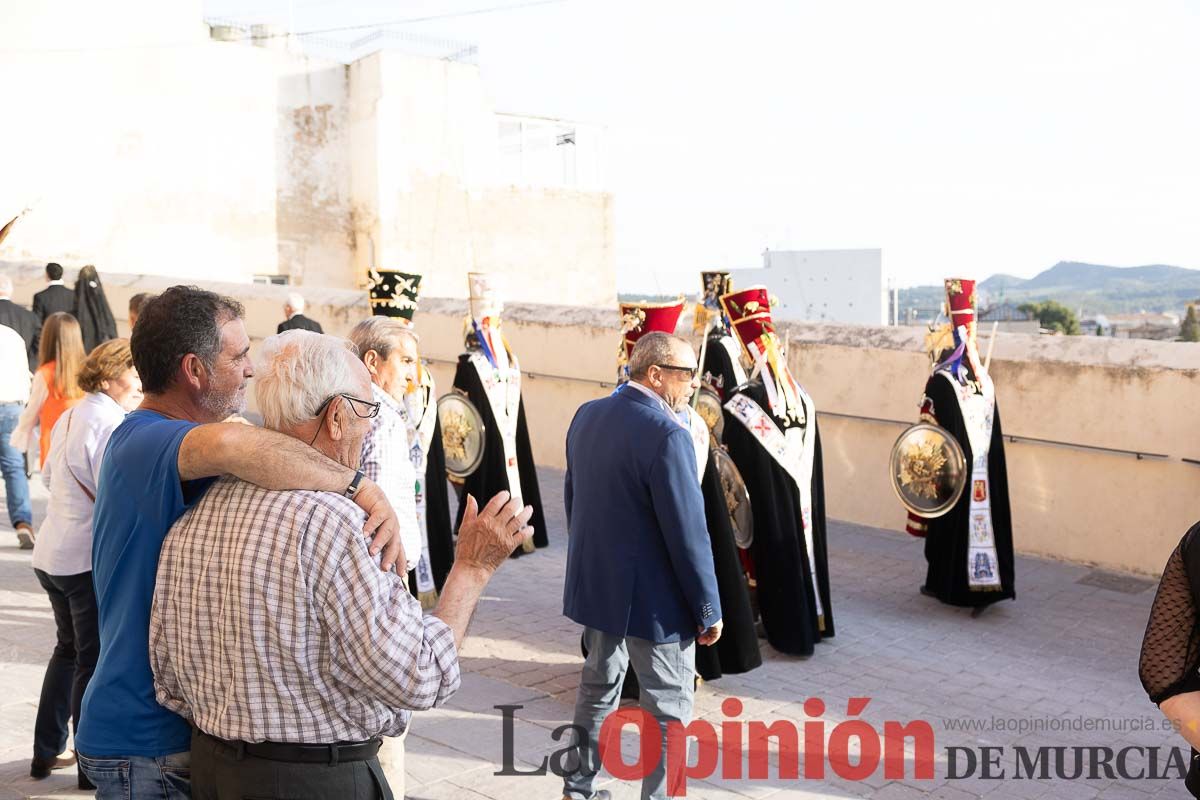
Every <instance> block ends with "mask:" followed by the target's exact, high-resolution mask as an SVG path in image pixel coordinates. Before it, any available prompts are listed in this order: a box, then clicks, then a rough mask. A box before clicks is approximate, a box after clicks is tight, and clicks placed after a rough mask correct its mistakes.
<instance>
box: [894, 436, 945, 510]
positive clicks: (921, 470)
mask: <svg viewBox="0 0 1200 800" xmlns="http://www.w3.org/2000/svg"><path fill="white" fill-rule="evenodd" d="M945 465H946V455H945V453H943V452H942V446H941V444H940V443H937V442H921V443H919V444H911V445H909V446H908V447H907V448H905V450H904V452H903V453H902V454H901V456H900V483H901V485H903V486H906V487H908V488H909V489H910V490H912V493H913V494H915V495H916V496H917V497H924V498H926V499H929V500H934V499H936V498H937V479H938V475H939V473H940V472H941V470H942V467H943V466H945Z"/></svg>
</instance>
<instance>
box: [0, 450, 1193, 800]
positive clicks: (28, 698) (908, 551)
mask: <svg viewBox="0 0 1200 800" xmlns="http://www.w3.org/2000/svg"><path fill="white" fill-rule="evenodd" d="M539 477H540V479H541V483H542V496H543V501H544V503H545V511H546V516H547V522H548V527H549V529H550V536H551V546H550V547H549V548H546V549H545V550H541V551H538V552H537V553H535V554H533V555H529V556H524V557H521V558H518V559H514V560H513V561H512V562H510V563H508V564H505V565H504V567H503V568H502V569H501V570H500V571H499V572H498V573H497V575H496V577H495V578H494V579H493V581H492V583H491V584H490V585H489V586H488V589H487V591H486V593H485V594H484V597H483V599H482V600H481V601H480V604H479V608H478V609H477V612H476V615H475V619H474V622H473V624H472V627H471V631H470V637H469V638H468V640H467V642H466V644H465V646H464V647H463V649H462V652H461V654H460V655H461V660H462V667H463V686H462V688H461V689H460V691H459V692H458V693H457V694H456V695H455V697H453V698H452V699H451V701H450V702H449V703H448V704H447V705H446V706H445V707H443V708H439V709H434V710H432V711H428V712H421V713H419V714H418V715H417V718H416V721H415V722H414V725H413V730H412V733H411V734H410V736H409V739H408V752H407V754H406V758H405V767H406V771H407V782H408V789H409V795H408V796H409V797H410V798H417V799H418V800H443V798H464V800H479V798H492V799H493V800H499V799H500V798H514V800H535V798H557V797H558V796H559V793H560V791H561V779H559V778H558V777H556V776H554V775H552V774H549V775H545V776H538V777H534V776H496V775H494V773H495V772H496V771H498V770H499V769H500V764H501V761H502V756H503V752H502V736H501V734H502V725H501V718H500V712H499V711H497V710H496V709H495V706H496V705H501V704H512V705H520V706H522V708H521V709H519V710H518V711H516V713H515V719H514V723H513V755H514V758H515V761H516V763H517V765H518V768H520V769H522V770H528V769H530V768H532V765H535V764H538V763H540V762H541V759H542V758H543V757H544V756H546V755H548V754H550V753H552V752H553V751H554V750H557V749H559V748H561V747H562V746H563V745H562V743H561V742H556V741H554V740H553V739H552V738H551V733H552V731H553V730H554V729H555V728H557V727H558V726H560V725H563V724H566V723H568V722H569V721H570V719H571V716H572V712H573V705H574V695H575V688H576V686H577V685H578V678H579V670H580V667H581V665H582V658H581V656H580V650H579V633H580V630H579V627H578V626H577V625H575V624H574V623H572V622H571V621H569V620H566V619H564V618H563V617H562V614H561V602H562V589H563V586H562V582H563V572H564V565H565V558H566V542H565V538H564V534H563V529H564V524H563V512H562V474H561V473H560V472H557V471H554V470H549V469H542V470H540V475H539ZM31 491H32V494H33V496H34V511H35V520H36V521H40V520H41V519H43V518H44V517H45V490H44V489H43V488H42V487H41V483H40V481H37V480H36V479H35V480H34V481H32V482H31ZM829 551H830V558H829V561H830V571H831V582H832V585H833V605H834V607H835V610H836V613H837V617H838V635H837V637H836V638H834V639H831V640H827V641H825V642H822V643H820V644H819V645H818V647H817V651H816V653H815V654H814V655H813V656H812V657H811V658H795V657H791V656H785V655H783V654H781V653H778V652H775V651H774V650H773V649H772V648H770V647H769V646H767V645H766V644H765V643H763V656H764V663H763V666H762V667H761V668H760V669H758V670H755V671H754V672H752V673H749V674H747V675H729V676H726V677H724V678H722V679H720V680H717V681H713V682H710V683H707V684H704V685H703V686H702V687H701V688H700V690H699V692H698V694H697V699H696V714H697V716H699V717H703V718H705V719H707V720H709V721H710V722H712V723H713V724H714V725H718V726H719V724H720V723H721V722H724V721H727V718H726V717H725V716H724V714H723V713H722V711H721V701H722V700H723V699H725V698H726V697H728V696H735V697H738V698H739V699H741V700H742V701H743V706H744V709H743V713H742V714H741V715H739V716H738V717H737V718H736V720H738V721H741V722H743V723H746V724H748V723H749V722H750V721H760V722H765V723H767V724H770V723H772V722H775V721H780V720H786V721H788V722H790V723H792V724H795V725H797V726H803V724H804V723H805V722H811V721H814V718H812V717H810V716H808V715H807V714H806V713H805V711H804V709H803V703H804V701H805V700H806V699H809V698H814V697H815V698H819V699H821V700H822V701H823V702H824V703H825V707H826V709H825V712H824V713H823V714H822V715H821V716H820V717H818V718H816V721H818V722H823V724H824V735H823V739H825V740H827V739H828V737H829V735H830V733H831V732H832V730H833V729H834V728H835V726H837V725H838V724H839V723H841V722H844V721H846V720H847V719H848V718H850V715H848V714H847V701H848V699H849V698H851V697H869V698H871V702H870V703H869V704H868V706H867V708H866V710H865V711H863V713H862V714H861V715H860V718H861V719H863V720H865V721H867V722H868V723H870V725H871V726H872V727H874V728H875V730H876V731H877V732H878V733H882V731H883V724H884V723H885V722H886V721H888V720H892V721H897V722H901V723H905V722H910V721H915V720H926V721H928V722H929V724H931V725H932V726H933V729H934V735H935V741H936V747H935V751H934V760H935V770H936V773H935V777H934V779H932V780H915V779H913V778H912V763H911V751H912V747H911V743H910V745H909V747H908V752H909V753H910V760H909V762H908V763H907V764H906V773H905V774H906V776H907V777H906V778H904V779H903V780H890V779H887V778H884V777H883V775H882V770H880V771H878V772H877V773H875V774H873V775H871V776H869V778H868V779H866V780H864V781H848V780H845V779H842V778H839V777H838V776H837V775H836V774H835V773H833V771H832V770H831V769H830V767H829V765H828V763H827V762H826V769H825V777H824V778H823V779H804V778H803V777H802V778H801V779H800V780H791V781H785V780H781V779H778V778H777V777H773V778H772V779H770V780H767V781H762V782H757V781H754V782H752V781H747V780H742V781H736V780H725V779H722V778H720V777H719V773H718V775H717V776H713V777H710V778H707V779H694V780H692V781H691V782H690V783H689V786H690V791H689V793H688V796H689V797H698V798H701V800H710V799H711V800H717V798H721V800H728V798H745V797H752V798H766V797H770V798H789V799H790V798H795V799H796V800H816V798H822V799H825V800H827V799H828V798H871V800H907V798H918V797H931V798H942V799H944V800H971V799H972V798H989V799H991V800H1002V799H1007V798H1011V799H1012V800H1060V799H1062V800H1066V799H1067V798H1070V800H1089V798H1098V797H1102V798H1122V799H1123V800H1142V799H1143V798H1146V797H1163V798H1165V797H1178V796H1182V795H1183V791H1184V790H1183V787H1182V785H1181V783H1180V782H1179V781H1175V780H1167V781H1161V780H1159V781H1150V780H1145V781H1124V780H1121V779H1119V778H1114V779H1112V780H1108V779H1101V780H1096V781H1082V780H1081V781H1058V780H1048V781H1015V780H1012V779H1005V780H997V781H984V780H979V779H978V776H975V777H972V778H968V779H964V780H948V779H947V776H946V774H945V773H946V766H947V754H946V748H947V747H950V746H957V747H966V746H972V747H978V746H980V745H989V746H996V747H1004V748H1006V750H1005V755H1004V756H1003V758H1002V764H1003V766H1004V768H1005V769H1006V771H1008V772H1009V773H1011V772H1012V770H1013V759H1014V755H1013V750H1012V748H1013V747H1014V746H1016V745H1024V746H1026V747H1038V746H1055V745H1066V746H1074V745H1080V746H1087V745H1094V746H1104V745H1107V746H1112V747H1120V746H1124V745H1127V744H1136V745H1139V746H1181V745H1182V740H1180V739H1178V737H1175V736H1174V735H1173V734H1171V733H1170V732H1169V731H1162V730H1158V729H1152V730H1148V731H1146V730H1131V729H1125V730H1121V729H1117V728H1112V729H1109V730H1108V732H1103V731H1091V732H1089V731H1072V730H1061V731H1058V732H1051V731H1049V730H1045V729H1043V730H1035V731H1033V732H1029V731H1025V732H1019V731H1017V730H1010V729H997V728H996V725H995V722H994V721H995V719H996V718H1001V719H1005V720H1009V719H1012V720H1017V721H1020V720H1026V721H1027V722H1029V723H1032V722H1035V721H1037V720H1042V721H1043V723H1045V721H1047V720H1056V721H1061V720H1070V719H1074V718H1087V719H1092V720H1101V721H1104V720H1107V721H1109V723H1112V722H1113V721H1121V720H1138V719H1153V720H1156V721H1157V720H1158V719H1159V716H1158V711H1157V710H1156V709H1155V708H1154V707H1153V706H1152V705H1151V704H1150V703H1149V702H1148V700H1147V699H1146V697H1145V695H1144V693H1143V692H1142V690H1141V687H1140V685H1139V683H1138V679H1137V656H1138V648H1139V645H1140V641H1141V635H1142V631H1143V629H1144V627H1145V621H1146V617H1147V614H1148V612H1149V607H1150V603H1151V601H1152V600H1153V591H1152V590H1146V591H1143V592H1141V593H1138V594H1132V595H1130V594H1122V593H1117V592H1113V591H1109V590H1105V589H1102V588H1099V587H1095V586H1088V585H1084V584H1079V583H1076V581H1078V580H1079V579H1080V578H1083V577H1085V576H1087V575H1088V574H1089V573H1090V570H1089V568H1087V567H1086V566H1080V565H1074V564H1062V563H1058V562H1053V561H1046V560H1040V559H1034V558H1025V557H1018V559H1017V566H1016V574H1017V586H1018V589H1019V597H1020V600H1019V601H1017V602H1006V603H1003V604H1000V605H999V606H996V607H993V608H991V609H989V610H988V611H987V612H986V613H985V614H984V615H982V616H981V617H979V618H978V619H972V618H971V617H970V615H969V613H967V612H966V611H964V610H963V609H955V608H949V607H946V606H943V605H941V604H939V603H937V602H936V601H933V600H930V599H929V598H925V597H922V596H920V595H919V594H918V593H917V591H916V589H917V586H918V585H919V584H920V582H921V580H922V579H923V577H924V559H923V556H922V551H921V544H920V543H919V542H913V541H911V540H910V539H908V538H907V537H906V536H904V535H903V534H901V533H897V532H893V531H884V530H878V529H873V528H868V527H865V526H862V525H854V524H849V523H843V522H838V521H830V525H829ZM53 641H54V630H53V625H52V617H51V614H50V612H49V607H48V604H47V602H46V598H45V595H44V593H43V592H42V591H41V589H40V587H39V586H38V585H37V582H36V580H35V579H34V577H33V574H32V571H31V569H30V567H29V553H28V552H27V551H20V550H18V549H17V548H16V538H15V535H13V533H12V530H11V528H8V527H5V526H0V685H2V686H4V688H5V693H4V697H3V698H2V699H0V800H8V798H18V797H19V798H30V797H86V796H88V795H86V794H84V793H79V792H77V791H75V790H74V789H73V788H72V787H73V785H74V777H73V776H74V773H68V774H65V775H61V776H60V775H56V776H54V777H52V778H51V779H48V780H46V781H40V782H34V781H31V780H29V778H28V776H27V770H28V758H29V753H30V747H31V736H32V725H33V718H34V713H35V711H36V704H37V697H38V691H39V689H40V686H41V679H42V673H43V670H44V669H45V663H46V660H47V658H48V657H49V654H50V650H51V648H52V647H53ZM952 725H954V726H957V728H956V729H951V727H950V726H952ZM967 725H970V726H972V727H970V728H967V727H964V726H967ZM799 730H800V731H803V728H802V727H800V728H799ZM825 745H826V742H824V741H823V742H822V746H823V747H824V746H825ZM636 746H637V743H636V740H635V739H634V738H633V736H632V735H627V736H625V737H624V738H623V740H622V752H623V753H625V755H626V758H627V760H629V761H632V760H633V754H634V752H635V750H636ZM801 747H803V734H802V733H801ZM851 751H852V753H855V754H856V753H857V752H858V750H857V746H856V745H853V744H852V746H851ZM855 757H857V756H855ZM768 761H769V764H770V767H771V775H773V776H777V775H778V761H779V754H778V747H777V746H776V745H775V744H772V745H771V747H770V748H769V751H768ZM598 787H600V788H607V789H609V790H611V791H612V792H613V793H614V796H615V797H616V798H618V800H626V799H627V798H628V799H632V798H636V797H637V796H638V787H637V786H636V785H633V784H629V783H625V782H620V781H616V780H614V779H612V778H611V777H610V776H608V775H607V774H602V775H601V776H600V778H599V780H598Z"/></svg>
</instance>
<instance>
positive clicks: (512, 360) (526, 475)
mask: <svg viewBox="0 0 1200 800" xmlns="http://www.w3.org/2000/svg"><path fill="white" fill-rule="evenodd" d="M467 281H468V284H469V286H470V291H471V301H470V303H471V305H470V316H471V318H470V319H469V320H467V323H466V324H467V333H466V352H465V353H463V354H462V355H460V356H459V357H458V368H457V369H456V370H455V372H454V390H455V391H456V392H458V393H460V394H462V395H463V396H465V397H466V398H467V399H468V400H470V401H471V403H472V404H474V406H475V408H476V409H477V410H478V411H479V414H480V416H481V417H482V419H483V426H484V443H483V460H482V462H481V463H480V464H479V467H478V469H476V470H475V471H474V472H472V473H471V474H470V475H467V476H466V477H465V478H462V479H461V481H462V483H461V489H460V497H462V496H465V495H464V494H462V493H463V492H465V493H467V494H472V495H475V496H476V497H491V496H492V495H494V494H495V493H496V492H500V491H508V492H512V495H513V497H516V498H517V499H519V500H520V502H521V503H522V504H523V505H528V506H533V517H532V518H531V519H530V521H529V524H530V525H532V526H533V530H534V533H533V539H532V541H530V540H526V541H525V543H524V544H523V545H522V549H521V551H522V552H525V553H531V552H533V549H534V547H545V546H546V545H547V544H549V540H548V539H547V536H546V521H545V516H544V515H543V513H542V494H541V490H540V489H539V487H538V482H537V470H536V468H535V466H534V463H533V448H532V447H531V446H530V444H529V426H528V425H527V424H526V422H525V402H524V400H523V399H522V398H521V366H520V364H519V363H518V362H517V357H516V355H514V354H513V352H512V348H511V347H510V346H509V344H508V341H507V340H506V339H505V338H504V333H503V332H502V331H501V329H500V312H501V311H502V310H503V305H502V302H501V297H500V292H499V287H498V282H497V280H496V277H495V276H494V275H492V274H490V273H486V272H471V273H468V274H467ZM462 513H463V504H462V503H461V502H460V503H459V506H458V520H457V521H456V523H455V524H456V525H457V524H458V522H460V521H461V518H462ZM514 555H519V553H514Z"/></svg>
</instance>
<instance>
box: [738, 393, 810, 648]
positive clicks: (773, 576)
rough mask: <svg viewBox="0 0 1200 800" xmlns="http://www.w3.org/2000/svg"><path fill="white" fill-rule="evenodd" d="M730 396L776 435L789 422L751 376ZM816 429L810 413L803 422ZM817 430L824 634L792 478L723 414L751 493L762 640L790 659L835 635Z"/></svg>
mask: <svg viewBox="0 0 1200 800" xmlns="http://www.w3.org/2000/svg"><path fill="white" fill-rule="evenodd" d="M734 394H744V395H746V396H747V397H749V398H750V399H751V400H754V401H755V402H756V403H758V404H759V405H760V406H761V407H762V408H763V410H764V411H766V412H767V415H768V416H769V417H771V419H772V420H773V421H774V422H775V424H776V426H778V427H779V428H780V429H781V430H782V429H786V428H787V427H789V426H790V424H794V423H790V422H788V421H785V420H781V419H779V418H777V417H775V415H774V414H772V413H771V411H770V406H769V405H768V403H767V390H766V387H765V386H763V382H762V380H761V379H759V378H756V379H754V380H752V381H750V382H749V383H747V384H746V385H745V386H743V387H742V388H741V390H739V391H738V392H735V393H734ZM808 424H809V425H813V426H815V425H816V424H817V421H816V419H815V416H814V418H813V419H810V420H808ZM814 433H815V434H816V436H817V439H816V445H815V446H816V454H815V456H814V458H813V475H812V486H811V488H810V491H811V492H812V536H813V560H814V561H815V562H816V568H817V586H818V587H819V590H820V593H821V606H822V608H823V609H824V611H825V625H824V630H821V629H820V628H819V626H818V620H817V606H816V602H815V597H814V594H813V581H812V572H811V570H810V568H809V563H808V555H807V551H806V545H805V539H804V522H803V519H802V517H801V511H800V492H799V490H798V489H797V487H796V483H795V481H793V480H792V478H791V476H789V475H788V473H787V472H786V471H785V470H784V469H783V467H781V466H780V465H779V464H778V463H777V462H776V461H775V459H773V458H772V457H771V455H770V453H768V452H767V451H766V449H764V448H763V446H762V445H761V444H760V443H759V441H758V439H756V438H755V437H754V435H753V434H751V433H750V431H748V430H746V426H745V425H743V424H742V423H741V422H740V421H739V420H738V419H737V418H736V417H735V416H733V414H731V413H730V412H729V411H728V410H726V411H725V435H724V440H725V442H724V443H725V447H726V449H727V450H728V451H729V455H730V457H731V458H733V462H734V464H736V465H737V468H738V471H739V472H740V473H741V474H742V480H744V481H745V482H746V488H747V489H748V490H749V492H750V510H751V511H752V512H753V514H754V543H753V544H752V545H751V547H750V552H751V555H752V557H753V560H754V572H755V579H756V581H757V584H758V608H759V613H760V614H761V615H762V621H763V627H764V628H766V631H767V641H768V642H770V644H771V646H772V647H774V648H775V649H776V650H779V651H780V652H783V653H789V654H791V655H800V656H807V655H812V653H813V648H814V646H815V645H816V643H817V642H818V641H820V640H821V639H822V638H825V637H829V636H833V635H834V625H833V606H832V604H831V602H830V596H829V556H828V550H827V547H826V538H825V477H824V470H823V467H822V463H821V437H820V434H819V433H816V431H815V429H814Z"/></svg>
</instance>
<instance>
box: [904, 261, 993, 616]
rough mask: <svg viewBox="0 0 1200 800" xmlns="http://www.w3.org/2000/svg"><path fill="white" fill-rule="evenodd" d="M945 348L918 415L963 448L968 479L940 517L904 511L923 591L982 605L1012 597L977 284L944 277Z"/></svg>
mask: <svg viewBox="0 0 1200 800" xmlns="http://www.w3.org/2000/svg"><path fill="white" fill-rule="evenodd" d="M946 299H947V301H948V303H949V308H950V336H951V337H952V338H950V339H948V340H946V341H947V343H948V345H949V346H948V347H946V348H942V347H940V346H938V347H937V348H936V350H937V351H941V352H940V353H938V355H936V356H935V366H934V368H933V373H932V374H931V375H930V376H929V379H928V380H927V381H926V382H925V394H924V397H923V398H922V400H921V419H922V421H925V422H930V423H932V424H935V425H938V426H940V427H942V428H945V429H946V431H948V432H949V433H950V435H951V436H953V437H954V439H956V440H957V441H958V444H959V446H960V447H962V451H963V455H964V456H965V457H966V463H967V466H968V469H969V470H970V482H969V483H968V484H967V488H966V491H964V492H963V494H962V496H961V497H960V498H959V499H958V502H957V503H956V504H955V505H954V507H953V508H952V509H951V510H950V511H949V512H948V513H946V514H944V515H942V516H940V517H935V518H933V519H923V518H921V517H917V516H915V515H913V514H912V513H910V514H909V521H908V532H909V533H911V534H913V535H914V536H923V537H924V538H925V560H926V561H927V562H928V565H929V569H928V572H927V573H926V577H925V585H924V586H922V587H921V593H922V594H926V595H929V596H931V597H936V598H937V599H938V600H941V601H942V602H943V603H947V604H949V605H955V606H969V607H975V608H982V607H984V606H987V605H990V604H991V603H995V602H996V601H998V600H1005V599H1008V598H1013V597H1015V596H1016V595H1015V593H1014V591H1013V544H1012V511H1011V510H1010V508H1009V503H1008V468H1007V465H1006V462H1005V458H1004V436H1003V432H1002V431H1001V428H1000V410H999V408H998V407H997V405H996V387H995V384H993V383H992V379H991V376H989V375H988V373H987V370H986V369H985V368H984V366H983V363H982V360H981V359H980V358H979V350H978V348H977V347H976V344H975V281H973V280H967V279H965V278H950V279H947V280H946Z"/></svg>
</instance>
